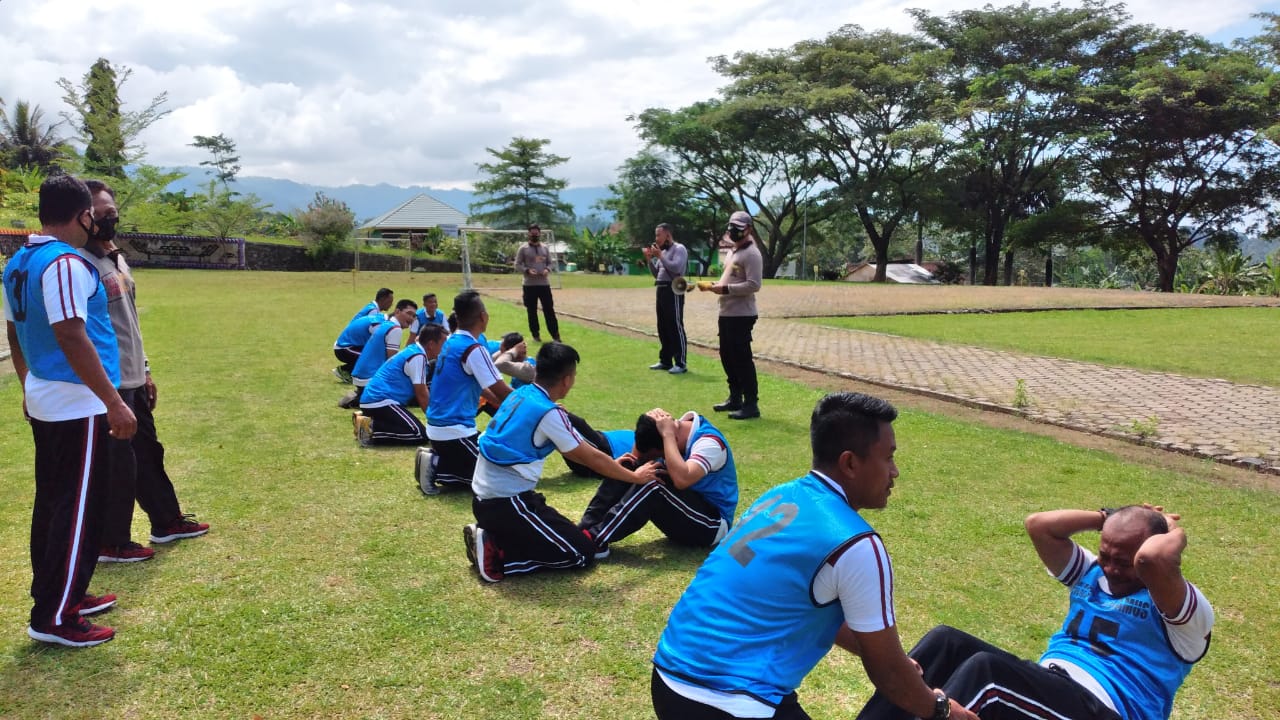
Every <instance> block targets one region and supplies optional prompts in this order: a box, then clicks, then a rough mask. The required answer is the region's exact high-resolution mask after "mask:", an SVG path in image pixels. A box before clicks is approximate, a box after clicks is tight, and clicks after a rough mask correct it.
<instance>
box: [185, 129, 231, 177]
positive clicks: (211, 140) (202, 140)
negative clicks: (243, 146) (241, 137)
mask: <svg viewBox="0 0 1280 720" xmlns="http://www.w3.org/2000/svg"><path fill="white" fill-rule="evenodd" d="M191 147H197V148H200V149H202V150H208V151H209V152H210V153H211V154H212V155H213V159H212V160H201V161H200V164H201V165H203V166H208V167H211V168H214V177H216V178H217V179H218V180H219V181H220V182H221V183H222V187H224V188H225V187H226V186H227V183H230V182H235V179H236V175H237V174H238V173H239V172H240V156H239V155H236V143H235V141H234V140H232V139H231V138H229V137H227V136H226V135H223V134H222V133H218V134H217V135H196V136H195V142H193V143H191Z"/></svg>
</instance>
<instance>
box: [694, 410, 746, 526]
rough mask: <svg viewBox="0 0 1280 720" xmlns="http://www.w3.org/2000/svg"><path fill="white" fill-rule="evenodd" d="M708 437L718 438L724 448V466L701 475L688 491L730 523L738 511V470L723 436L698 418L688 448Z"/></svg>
mask: <svg viewBox="0 0 1280 720" xmlns="http://www.w3.org/2000/svg"><path fill="white" fill-rule="evenodd" d="M708 435H711V436H712V437H716V438H719V439H720V444H721V445H723V446H724V452H725V460H724V466H723V467H721V468H720V469H719V470H712V471H711V472H709V473H707V474H706V475H703V476H702V478H700V479H699V480H698V482H696V483H694V484H692V485H690V486H689V489H690V490H693V491H694V492H696V493H698V494H700V495H702V496H703V497H705V498H706V499H707V500H709V501H710V502H711V504H712V505H715V506H716V509H718V510H719V511H720V517H722V518H724V519H725V522H728V523H732V522H733V514H734V513H735V512H737V510H738V469H737V468H736V467H735V466H734V464H733V450H730V449H729V443H728V442H727V441H726V440H725V439H724V434H723V433H721V432H720V431H719V430H718V429H716V426H714V425H712V424H711V423H709V422H707V419H706V418H705V417H701V416H699V418H698V429H697V431H696V432H694V433H693V435H692V436H690V438H689V446H690V447H693V444H694V443H696V442H698V440H700V439H701V438H704V437H706V436H708Z"/></svg>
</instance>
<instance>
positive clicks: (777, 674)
mask: <svg viewBox="0 0 1280 720" xmlns="http://www.w3.org/2000/svg"><path fill="white" fill-rule="evenodd" d="M874 533H875V531H874V530H873V529H872V528H871V526H870V525H868V524H867V522H866V521H865V520H863V519H862V517H861V516H859V515H858V513H857V512H856V511H854V509H853V508H851V507H849V505H848V503H847V502H845V500H844V498H843V497H841V496H840V494H839V493H838V492H837V491H836V490H834V489H833V488H831V487H830V486H828V485H827V484H826V483H825V482H824V481H823V480H822V479H821V478H819V477H817V476H815V475H813V474H812V473H811V474H809V475H805V476H804V477H801V478H798V479H796V480H793V481H791V482H789V483H786V484H784V485H779V486H778V487H776V488H774V489H772V490H770V491H768V492H766V493H765V494H764V495H763V496H762V497H761V498H760V499H759V500H758V501H756V503H755V504H754V505H752V506H751V508H749V509H748V510H747V512H746V513H744V514H743V516H742V518H741V519H740V520H739V521H738V524H737V526H736V527H735V528H734V530H733V531H732V532H730V533H729V534H728V535H727V536H725V538H724V539H723V540H722V541H720V544H719V545H717V546H716V547H715V549H714V550H712V551H711V554H710V555H708V556H707V559H706V561H705V562H703V564H702V567H701V568H699V569H698V573H697V575H695V576H694V578H693V582H691V583H690V584H689V587H688V589H686V590H685V591H684V595H682V596H681V597H680V600H679V601H678V602H677V603H676V606H675V607H674V608H673V609H672V610H671V616H670V617H669V618H668V620H667V627H666V630H664V631H663V633H662V638H661V639H660V640H659V641H658V650H657V653H656V654H655V655H654V657H653V663H654V665H656V666H658V668H659V669H661V670H662V671H663V672H665V673H667V674H669V675H671V676H673V677H676V678H679V679H681V680H683V681H685V682H688V683H692V684H694V685H701V686H703V687H706V688H710V689H712V690H717V691H719V692H725V693H743V694H746V695H749V696H751V697H754V698H756V699H758V700H760V701H762V702H765V703H768V704H770V705H774V706H776V705H777V704H778V703H779V702H781V700H782V698H783V697H785V696H786V695H788V694H790V693H791V692H793V691H794V690H795V689H796V687H797V686H799V685H800V682H801V681H802V680H803V679H804V677H805V675H808V674H809V671H810V670H812V669H813V667H814V666H815V665H817V664H818V661H819V660H821V659H822V658H823V656H824V655H826V654H827V652H828V651H830V650H831V646H832V645H833V644H834V643H835V638H836V631H837V630H838V629H839V628H840V625H841V623H843V622H844V610H843V608H842V607H841V606H840V603H839V601H838V600H836V601H833V602H831V603H828V604H826V605H820V604H819V603H818V602H817V601H816V600H815V599H814V597H813V581H814V578H815V577H816V576H817V574H818V571H819V570H821V569H822V564H823V563H824V562H825V561H826V559H827V557H828V556H829V555H830V554H831V553H832V552H834V551H835V550H837V549H838V548H839V547H840V546H842V545H844V544H846V543H848V542H850V541H851V540H853V539H854V538H857V537H861V536H866V535H871V534H874Z"/></svg>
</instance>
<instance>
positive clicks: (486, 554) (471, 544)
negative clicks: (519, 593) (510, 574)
mask: <svg viewBox="0 0 1280 720" xmlns="http://www.w3.org/2000/svg"><path fill="white" fill-rule="evenodd" d="M462 541H463V542H465V543H466V545H467V559H468V560H470V561H471V564H472V565H475V566H476V572H478V573H480V579H481V580H484V581H485V582H489V583H496V582H499V581H500V580H502V575H503V573H502V551H501V550H499V549H498V548H497V547H496V546H495V545H494V544H493V542H492V541H490V540H489V537H488V535H487V534H486V533H485V531H484V528H482V527H480V526H479V525H476V524H475V523H472V524H470V525H467V526H465V527H463V528H462Z"/></svg>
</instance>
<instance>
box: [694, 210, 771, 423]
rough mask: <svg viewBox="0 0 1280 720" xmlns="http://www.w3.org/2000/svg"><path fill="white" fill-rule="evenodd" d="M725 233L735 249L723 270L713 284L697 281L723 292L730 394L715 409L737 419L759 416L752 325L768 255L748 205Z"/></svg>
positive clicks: (723, 360)
mask: <svg viewBox="0 0 1280 720" xmlns="http://www.w3.org/2000/svg"><path fill="white" fill-rule="evenodd" d="M725 237H726V238H728V239H729V241H731V242H732V243H733V251H732V252H731V253H729V257H728V258H726V259H725V262H724V273H723V274H722V275H721V276H720V279H719V280H718V281H716V282H715V283H714V284H704V283H698V289H699V290H702V291H703V292H713V293H715V294H716V295H719V296H720V365H721V366H723V367H724V374H725V377H726V379H728V381H729V397H728V399H726V400H725V401H724V402H722V403H719V404H717V405H715V410H716V411H717V412H724V411H726V410H727V411H729V417H731V418H733V419H734V420H748V419H751V418H758V417H760V405H759V390H758V388H757V382H756V363H755V360H754V359H753V358H752V356H751V329H752V328H754V327H755V324H756V317H757V316H758V312H757V311H756V293H757V292H758V291H759V290H760V284H761V278H762V277H763V276H764V259H763V258H762V257H761V255H760V248H758V247H756V244H755V239H756V231H755V228H754V226H753V224H752V221H751V216H750V215H748V214H747V213H746V212H745V211H743V210H738V211H737V212H735V213H734V214H733V215H731V216H729V227H728V229H727V230H726V231H725Z"/></svg>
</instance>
